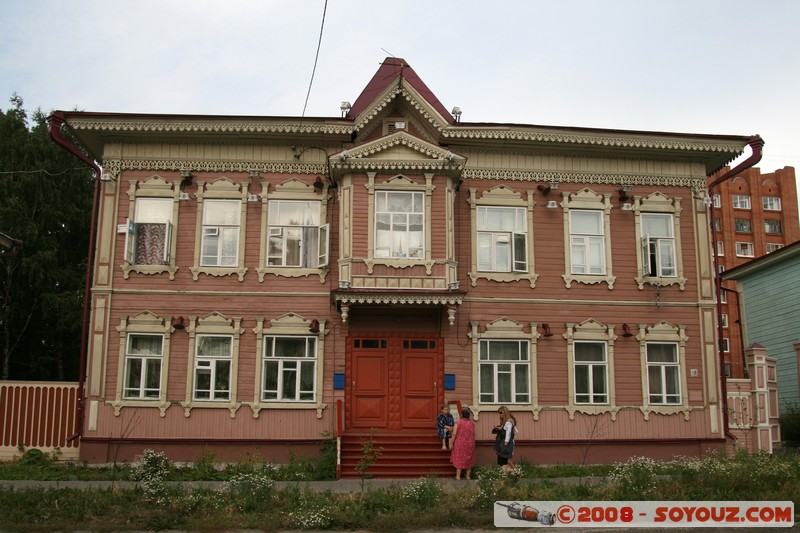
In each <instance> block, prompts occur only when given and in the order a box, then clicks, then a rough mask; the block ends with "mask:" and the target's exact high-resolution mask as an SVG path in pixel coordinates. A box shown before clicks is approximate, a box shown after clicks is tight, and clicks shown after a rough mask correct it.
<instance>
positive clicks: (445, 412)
mask: <svg viewBox="0 0 800 533" xmlns="http://www.w3.org/2000/svg"><path fill="white" fill-rule="evenodd" d="M455 423H456V421H455V419H454V418H453V415H451V414H450V406H449V405H447V404H445V405H442V411H441V412H440V413H439V416H437V417H436V426H437V427H438V428H439V438H440V439H442V449H443V450H447V449H448V448H450V435H451V434H452V433H451V432H452V431H453V426H454V425H455Z"/></svg>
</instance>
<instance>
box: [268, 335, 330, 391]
mask: <svg viewBox="0 0 800 533" xmlns="http://www.w3.org/2000/svg"><path fill="white" fill-rule="evenodd" d="M263 372H264V376H263V380H262V389H261V399H262V400H263V401H284V402H311V401H314V400H315V395H316V376H317V339H316V338H315V337H300V336H297V337H295V336H285V337H280V336H265V337H264V370H263Z"/></svg>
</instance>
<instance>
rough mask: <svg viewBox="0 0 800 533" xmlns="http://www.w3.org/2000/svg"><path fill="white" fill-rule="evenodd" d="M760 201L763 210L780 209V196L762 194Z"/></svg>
mask: <svg viewBox="0 0 800 533" xmlns="http://www.w3.org/2000/svg"><path fill="white" fill-rule="evenodd" d="M761 203H762V205H763V207H764V211H780V210H781V197H780V196H762V197H761Z"/></svg>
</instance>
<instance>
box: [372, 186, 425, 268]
mask: <svg viewBox="0 0 800 533" xmlns="http://www.w3.org/2000/svg"><path fill="white" fill-rule="evenodd" d="M424 200H425V195H424V193H422V192H408V191H376V192H375V251H374V255H375V257H380V258H392V259H406V258H413V259H423V258H424V257H425V210H424Z"/></svg>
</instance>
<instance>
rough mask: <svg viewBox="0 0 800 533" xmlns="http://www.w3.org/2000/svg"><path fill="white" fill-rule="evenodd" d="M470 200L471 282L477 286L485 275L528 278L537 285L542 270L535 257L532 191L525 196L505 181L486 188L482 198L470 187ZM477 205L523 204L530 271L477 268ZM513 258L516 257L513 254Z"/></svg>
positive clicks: (491, 278) (506, 279) (492, 278)
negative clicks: (481, 269) (539, 272)
mask: <svg viewBox="0 0 800 533" xmlns="http://www.w3.org/2000/svg"><path fill="white" fill-rule="evenodd" d="M467 203H469V205H470V235H471V236H472V238H471V239H470V240H471V249H472V252H471V257H472V262H471V265H470V272H468V273H467V275H468V276H469V278H470V280H471V283H472V286H473V287H474V286H475V285H476V284H477V282H478V280H479V279H486V280H489V281H498V282H501V283H507V282H511V281H521V280H527V281H528V283H529V284H530V286H531V288H532V289H533V288H534V287H536V280H537V279H538V278H539V274H536V272H535V270H536V267H535V264H534V257H533V248H534V246H533V207H534V205H535V204H534V201H533V192H531V191H528V195H527V198H525V197H523V196H522V194H521V193H518V192H516V191H514V189H512V188H510V187H506V186H505V185H498V186H497V187H493V188H492V189H489V190H488V191H486V192H484V193H483V194H482V195H481V197H480V198H478V196H477V190H476V189H473V188H470V190H469V199H468V200H467ZM478 206H481V207H521V208H524V209H525V210H526V218H525V220H526V231H527V239H528V241H527V244H526V246H527V250H526V254H527V259H528V271H527V272H514V271H513V270H512V271H511V272H487V271H479V270H478V238H477V236H478V215H477V213H478ZM512 261H513V257H512Z"/></svg>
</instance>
